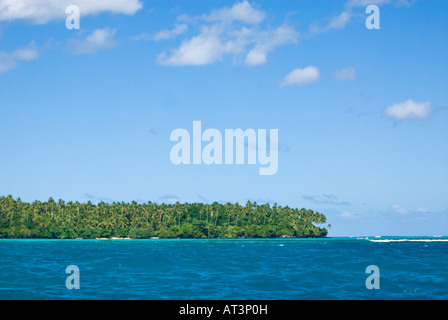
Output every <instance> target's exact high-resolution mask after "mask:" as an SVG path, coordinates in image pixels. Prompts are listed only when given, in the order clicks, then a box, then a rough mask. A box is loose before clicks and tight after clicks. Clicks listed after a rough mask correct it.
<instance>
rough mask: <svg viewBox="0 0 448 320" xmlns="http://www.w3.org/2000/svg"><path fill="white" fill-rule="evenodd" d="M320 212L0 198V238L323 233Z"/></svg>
mask: <svg viewBox="0 0 448 320" xmlns="http://www.w3.org/2000/svg"><path fill="white" fill-rule="evenodd" d="M325 222H326V217H325V215H323V214H321V213H318V212H314V211H313V210H306V209H292V208H289V207H281V206H278V205H277V204H274V205H273V206H270V205H269V204H263V205H258V204H257V203H252V202H250V201H248V202H247V203H246V204H245V205H244V206H241V205H240V204H238V203H236V204H232V203H226V204H224V205H223V204H219V203H217V202H214V203H213V204H203V203H185V204H181V203H179V202H177V203H175V204H156V203H151V202H148V203H144V204H137V203H136V202H135V201H133V202H131V203H124V202H114V203H111V204H109V203H104V202H100V203H98V204H93V203H92V202H90V201H88V202H87V203H79V202H67V203H65V202H64V201H63V200H59V201H57V202H56V201H54V200H53V199H52V198H50V199H49V200H48V201H47V202H40V201H34V202H33V203H27V202H22V201H21V200H20V198H19V199H17V200H15V199H13V198H12V196H10V195H9V196H7V197H0V238H48V239H74V238H83V239H94V238H112V237H116V238H128V237H129V238H135V239H146V238H152V237H158V238H194V239H198V238H280V237H299V238H303V237H325V236H326V235H327V232H328V231H327V229H325V228H321V227H319V226H320V225H322V224H323V223H325Z"/></svg>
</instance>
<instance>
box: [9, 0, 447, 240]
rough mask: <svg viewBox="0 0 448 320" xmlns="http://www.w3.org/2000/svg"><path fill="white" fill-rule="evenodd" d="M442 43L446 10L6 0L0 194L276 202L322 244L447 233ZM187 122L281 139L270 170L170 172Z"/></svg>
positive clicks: (391, 3)
mask: <svg viewBox="0 0 448 320" xmlns="http://www.w3.org/2000/svg"><path fill="white" fill-rule="evenodd" d="M11 3H13V5H12V6H11ZM71 4H75V5H78V6H79V8H80V29H79V30H76V29H71V30H69V29H67V28H66V18H67V16H68V14H66V12H65V9H66V7H67V6H68V5H71ZM371 4H374V5H377V6H378V8H379V9H380V29H379V30H375V29H374V30H369V29H367V28H366V26H365V20H366V19H367V17H368V16H369V14H366V13H365V10H366V7H367V6H368V5H371ZM447 40H448V3H447V2H446V1H441V0H434V1H411V0H409V1H404V0H370V1H366V0H347V1H329V0H327V1H324V0H321V1H310V0H303V1H287V0H282V1H265V0H260V1H253V2H252V1H251V2H248V1H196V0H191V1H142V0H127V1H124V0H114V1H105V0H104V1H103V0H98V1H94V2H93V3H92V2H90V1H86V0H78V1H76V0H70V1H65V0H63V1H51V0H39V1H32V2H29V1H24V0H16V1H8V0H0V148H1V149H0V150H1V156H0V194H2V195H7V194H11V195H13V196H14V197H20V198H21V199H22V200H25V201H33V200H42V201H43V200H47V199H48V198H49V197H50V196H51V197H53V198H55V199H59V198H61V199H64V200H66V201H88V200H91V201H93V202H98V201H132V200H136V201H138V202H146V201H152V202H158V203H160V202H173V201H180V202H199V201H201V202H204V201H205V202H213V201H218V202H239V203H245V202H246V201H247V200H251V201H256V202H257V203H265V202H269V203H274V202H277V203H279V204H281V205H288V206H291V207H299V208H302V207H305V208H310V209H313V210H315V211H319V212H322V213H324V214H325V215H326V216H327V218H328V222H329V223H330V224H331V225H332V229H331V230H330V233H329V235H330V236H358V235H447V230H448V169H447V164H448V144H447V143H446V140H447V137H448V126H447V124H448V72H447V71H448V59H447V57H448V41H447ZM195 120H200V121H201V122H202V127H203V130H205V129H207V128H215V129H218V130H220V131H221V132H224V130H225V129H236V128H242V129H248V128H255V129H268V130H269V129H278V131H279V148H278V152H279V153H278V157H279V165H278V172H277V173H276V174H275V175H272V176H260V175H259V174H258V168H259V166H258V165H248V164H245V165H210V166H208V165H196V166H194V165H179V166H176V165H173V164H172V163H171V161H170V149H171V148H172V147H173V145H174V144H175V143H173V142H171V141H170V139H169V137H170V133H171V131H173V130H175V129H177V128H184V129H187V130H189V131H190V132H191V131H192V123H193V121H195Z"/></svg>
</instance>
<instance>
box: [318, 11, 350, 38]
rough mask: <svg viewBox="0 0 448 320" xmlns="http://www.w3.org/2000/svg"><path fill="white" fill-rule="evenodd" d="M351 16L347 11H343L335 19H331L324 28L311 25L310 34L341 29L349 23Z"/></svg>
mask: <svg viewBox="0 0 448 320" xmlns="http://www.w3.org/2000/svg"><path fill="white" fill-rule="evenodd" d="M351 17H352V14H351V13H350V12H349V11H344V12H342V13H341V14H340V15H338V16H336V17H332V18H331V19H330V21H329V22H328V24H327V25H326V26H324V27H319V26H317V25H315V24H314V25H311V27H310V33H311V34H312V35H314V34H318V33H321V32H325V31H328V30H332V29H343V28H344V27H345V26H346V24H347V23H349V22H350V19H351Z"/></svg>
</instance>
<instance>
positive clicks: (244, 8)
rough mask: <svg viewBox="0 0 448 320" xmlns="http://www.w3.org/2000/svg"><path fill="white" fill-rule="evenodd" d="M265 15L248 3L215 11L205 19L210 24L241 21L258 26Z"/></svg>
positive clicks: (238, 3)
mask: <svg viewBox="0 0 448 320" xmlns="http://www.w3.org/2000/svg"><path fill="white" fill-rule="evenodd" d="M264 18H265V13H264V12H263V11H260V10H257V9H255V8H254V7H252V5H251V4H250V3H249V2H248V1H247V0H244V1H242V2H237V3H235V4H234V5H233V6H232V8H228V7H224V8H221V9H218V10H213V11H212V13H210V14H209V15H205V16H204V17H203V19H204V20H206V21H209V22H216V21H221V22H233V21H241V22H245V23H249V24H257V23H260V22H261V21H263V20H264Z"/></svg>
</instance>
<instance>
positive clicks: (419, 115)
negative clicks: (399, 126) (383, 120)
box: [384, 99, 431, 120]
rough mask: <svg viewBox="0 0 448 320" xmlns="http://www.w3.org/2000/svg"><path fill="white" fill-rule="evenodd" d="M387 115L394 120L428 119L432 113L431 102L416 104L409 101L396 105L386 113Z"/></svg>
mask: <svg viewBox="0 0 448 320" xmlns="http://www.w3.org/2000/svg"><path fill="white" fill-rule="evenodd" d="M384 112H385V114H386V115H387V116H388V117H390V118H392V119H394V120H409V119H417V120H422V119H426V118H427V117H428V116H429V115H430V113H431V103H430V102H415V101H414V100H412V99H409V100H407V101H405V102H402V103H397V104H394V105H392V106H390V107H388V108H386V110H385V111H384Z"/></svg>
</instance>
